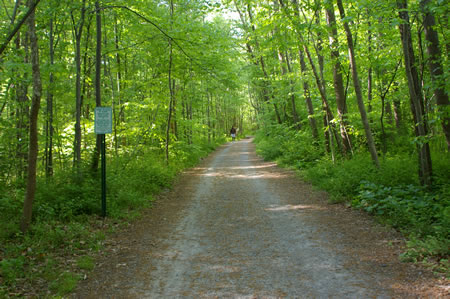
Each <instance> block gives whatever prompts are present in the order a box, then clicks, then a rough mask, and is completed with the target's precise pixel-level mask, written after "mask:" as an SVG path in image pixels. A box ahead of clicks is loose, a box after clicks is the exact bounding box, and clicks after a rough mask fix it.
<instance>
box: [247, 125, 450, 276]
mask: <svg viewBox="0 0 450 299" xmlns="http://www.w3.org/2000/svg"><path fill="white" fill-rule="evenodd" d="M255 142H256V144H257V152H258V154H260V155H261V156H263V157H264V158H265V159H267V160H275V161H277V162H278V163H279V164H280V165H283V166H285V167H290V168H294V169H296V170H298V172H299V174H300V176H301V177H302V178H304V179H306V180H307V181H309V182H311V183H312V184H313V185H315V186H316V187H318V188H320V189H323V190H326V191H327V192H328V193H329V194H330V198H331V200H332V201H334V202H349V203H350V204H351V205H352V206H353V207H354V208H356V209H362V210H364V211H366V212H367V213H369V214H371V215H373V216H375V217H376V218H377V219H378V220H379V221H380V222H382V223H384V224H386V225H390V226H392V227H394V228H395V229H397V230H399V231H401V232H402V233H403V234H404V235H405V236H406V237H407V239H408V242H407V246H408V249H407V251H406V252H404V253H403V254H402V256H401V258H402V260H405V261H413V262H424V263H426V264H428V265H430V266H432V267H433V268H434V270H436V271H437V272H439V273H444V275H446V276H447V277H448V276H449V275H450V272H449V255H450V235H449V234H450V169H449V168H450V165H449V163H448V153H438V152H433V172H434V177H433V181H434V184H433V187H432V188H428V189H425V188H423V187H421V186H420V185H419V183H418V175H417V173H418V171H417V157H416V154H415V153H414V150H409V149H408V148H406V147H405V145H404V144H403V145H402V146H403V148H402V150H398V151H395V150H392V151H391V152H393V153H394V154H390V155H385V156H383V157H381V158H380V168H379V169H377V168H376V167H375V166H374V164H373V163H372V161H371V159H370V156H369V155H368V154H367V152H366V151H365V150H362V149H358V148H355V149H354V151H355V153H354V155H353V157H352V158H351V159H343V158H339V157H338V158H336V159H335V161H333V160H332V159H331V158H330V156H331V155H329V154H326V153H325V151H324V146H323V145H318V144H317V143H316V142H315V141H314V140H313V139H312V137H311V134H310V133H309V132H299V131H296V130H292V129H289V128H287V127H285V126H280V125H275V126H270V127H266V128H264V129H263V130H261V131H260V132H259V133H258V135H257V137H256V138H255ZM412 148H414V147H413V146H412ZM405 149H406V150H405Z"/></svg>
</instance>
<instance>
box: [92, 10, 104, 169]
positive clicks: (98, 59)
mask: <svg viewBox="0 0 450 299" xmlns="http://www.w3.org/2000/svg"><path fill="white" fill-rule="evenodd" d="M95 20H96V26H97V33H96V47H95V106H96V107H101V106H102V94H101V92H102V89H101V77H102V16H101V12H100V3H99V1H95ZM95 137H96V138H95V149H94V155H93V159H92V169H93V170H94V171H97V170H98V164H99V160H100V148H101V144H102V136H101V135H100V134H97V135H96V136H95Z"/></svg>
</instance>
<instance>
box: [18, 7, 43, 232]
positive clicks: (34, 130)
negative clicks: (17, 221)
mask: <svg viewBox="0 0 450 299" xmlns="http://www.w3.org/2000/svg"><path fill="white" fill-rule="evenodd" d="M35 1H36V0H28V3H27V6H28V7H29V8H31V7H33V6H34V5H35ZM28 34H29V36H30V48H31V67H32V74H33V95H32V97H31V111H30V141H29V142H30V145H29V149H28V168H27V189H26V193H25V200H24V204H23V216H22V222H21V225H20V228H21V230H22V232H26V231H27V230H28V227H29V225H30V223H31V216H32V208H33V201H34V197H35V193H36V166H37V156H38V115H39V108H40V104H41V94H42V83H41V73H40V66H39V47H38V43H37V36H36V26H35V13H34V11H33V12H32V13H31V14H30V16H29V17H28Z"/></svg>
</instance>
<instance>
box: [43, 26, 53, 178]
mask: <svg viewBox="0 0 450 299" xmlns="http://www.w3.org/2000/svg"><path fill="white" fill-rule="evenodd" d="M53 23H54V20H53V18H51V19H50V32H49V33H50V36H49V48H50V49H49V55H50V66H53V65H54V64H55V50H54V42H55V38H54V30H53ZM53 83H54V75H53V70H52V69H51V70H50V75H49V84H48V91H47V111H46V116H47V117H46V120H45V137H46V138H45V175H46V176H47V177H50V176H52V175H53V133H54V128H53V88H54V87H53V85H54V84H53Z"/></svg>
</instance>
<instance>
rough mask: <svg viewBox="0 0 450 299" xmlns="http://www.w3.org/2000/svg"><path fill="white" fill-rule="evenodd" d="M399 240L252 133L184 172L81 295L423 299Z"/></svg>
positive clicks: (419, 276) (421, 276)
mask: <svg viewBox="0 0 450 299" xmlns="http://www.w3.org/2000/svg"><path fill="white" fill-rule="evenodd" d="M401 244H402V241H401V240H400V239H399V237H398V236H397V235H396V234H394V233H392V232H389V231H387V230H386V229H383V228H382V227H381V226H378V225H376V224H374V223H373V222H372V221H371V220H370V219H369V218H368V217H366V216H365V215H363V214H361V213H359V212H356V211H352V210H350V209H346V208H345V207H343V206H341V205H330V204H327V201H326V194H325V193H322V192H317V191H314V190H313V189H312V188H311V187H310V186H309V185H308V184H305V183H303V182H301V181H300V180H299V179H298V178H296V177H295V174H293V173H292V172H290V171H287V170H283V169H280V168H278V167H277V166H276V165H275V164H273V163H270V162H264V161H263V160H261V159H260V158H259V157H257V156H256V155H255V152H254V145H253V144H252V143H251V140H250V139H246V140H242V141H239V142H234V143H230V144H227V145H225V146H223V147H221V148H220V149H219V150H218V151H216V152H215V153H214V154H213V155H211V156H210V157H208V158H207V159H206V160H205V161H203V163H202V164H201V165H200V166H199V167H198V168H194V169H191V170H189V171H187V172H186V173H184V174H183V175H182V176H181V178H180V180H179V181H178V182H177V184H176V185H175V187H174V189H173V190H171V191H169V192H166V194H164V195H163V196H162V198H161V199H160V200H158V201H157V204H156V205H155V207H154V208H152V209H150V210H149V211H148V212H147V213H146V215H145V217H144V218H143V219H142V220H140V221H139V222H138V223H136V224H135V225H133V226H132V227H131V228H130V229H129V230H128V231H127V232H126V233H125V234H121V235H118V236H117V237H116V238H115V239H114V240H113V241H112V242H111V244H109V246H108V248H109V249H108V250H109V254H108V255H107V257H105V258H104V259H103V261H102V264H101V265H99V266H98V267H97V268H96V271H95V273H93V275H92V276H91V277H89V279H88V280H86V281H85V282H84V283H82V284H81V286H80V288H79V292H78V293H77V294H76V295H75V297H79V298H99V297H103V298H104V297H109V298H111V297H114V298H330V297H331V298H393V297H395V298H399V297H405V298H406V297H408V298H411V297H418V296H427V295H426V294H427V293H426V291H427V289H426V287H424V284H423V281H428V280H429V278H428V277H426V275H425V273H422V272H421V270H420V269H417V268H415V267H414V266H413V265H410V264H402V263H400V262H398V253H399V247H400V246H401Z"/></svg>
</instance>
